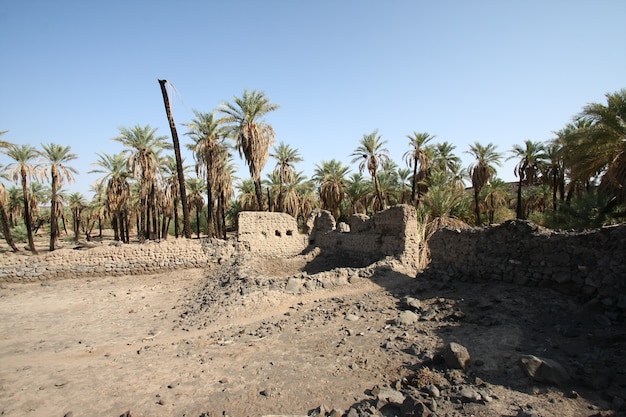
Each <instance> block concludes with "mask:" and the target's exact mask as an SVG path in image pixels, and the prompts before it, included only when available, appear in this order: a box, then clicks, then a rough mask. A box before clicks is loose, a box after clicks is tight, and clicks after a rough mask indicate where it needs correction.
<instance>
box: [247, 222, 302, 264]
mask: <svg viewBox="0 0 626 417" xmlns="http://www.w3.org/2000/svg"><path fill="white" fill-rule="evenodd" d="M237 241H238V242H239V244H240V246H241V248H242V249H246V250H249V251H250V252H251V253H253V254H257V255H263V256H269V257H271V256H277V257H281V256H291V255H297V254H299V253H300V252H302V251H303V250H304V249H305V248H306V245H307V237H306V236H305V235H303V234H301V233H299V231H298V223H297V222H296V219H294V218H293V217H291V216H290V215H289V214H286V213H271V212H261V211H242V212H241V213H239V218H238V231H237Z"/></svg>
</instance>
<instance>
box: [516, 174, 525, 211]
mask: <svg viewBox="0 0 626 417" xmlns="http://www.w3.org/2000/svg"><path fill="white" fill-rule="evenodd" d="M516 215H517V218H518V219H523V218H524V212H523V211H522V176H521V175H520V178H519V182H518V183H517V209H516Z"/></svg>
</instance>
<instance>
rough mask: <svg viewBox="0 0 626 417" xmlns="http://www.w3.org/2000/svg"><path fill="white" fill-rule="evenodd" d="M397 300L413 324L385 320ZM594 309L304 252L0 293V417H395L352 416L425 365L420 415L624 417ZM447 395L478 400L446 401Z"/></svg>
mask: <svg viewBox="0 0 626 417" xmlns="http://www.w3.org/2000/svg"><path fill="white" fill-rule="evenodd" d="M336 267H338V268H336ZM407 295H410V296H411V297H414V298H415V299H417V300H419V303H420V307H419V310H420V312H421V314H422V319H421V320H420V321H418V322H416V323H414V324H409V325H401V324H399V323H398V321H397V319H398V315H399V313H400V312H401V311H402V310H407V309H408V307H407V306H406V304H405V303H406V299H405V297H406V296H407ZM598 314H599V312H598V311H597V310H594V309H593V306H589V305H584V306H583V305H581V304H580V303H578V302H577V301H576V300H574V299H569V298H567V297H564V296H562V295H557V294H554V293H552V292H551V291H549V290H546V289H539V288H534V289H533V288H520V287H516V286H512V285H506V284H497V285H496V284H493V283H490V284H487V283H485V284H470V283H452V282H445V280H440V279H438V278H437V277H436V276H433V275H432V274H430V275H429V276H424V277H420V276H418V277H417V278H415V276H414V274H411V273H407V272H406V271H403V270H402V268H401V267H398V265H395V264H393V263H392V262H379V263H378V264H374V265H370V266H364V265H358V262H357V264H354V263H353V264H350V262H348V260H346V259H326V260H323V259H321V258H314V257H312V256H309V257H298V258H294V259H291V260H276V259H273V260H267V259H243V258H242V259H237V260H235V261H234V263H233V264H229V265H215V266H214V267H212V268H211V269H207V270H200V269H195V270H185V271H178V272H172V273H167V274H159V275H149V276H125V277H115V278H112V277H106V278H93V279H81V280H71V279H70V280H63V281H51V282H44V283H38V284H4V285H2V286H1V287H0V317H2V320H0V415H6V416H33V417H35V416H41V417H44V416H45V417H50V416H59V417H63V416H66V417H70V416H73V417H79V416H90V417H98V416H103V417H104V416H107V417H116V416H120V415H122V414H124V413H125V412H127V411H130V413H128V414H127V415H132V416H133V417H147V416H193V417H200V416H203V417H206V416H221V415H229V416H233V417H239V416H268V415H307V414H308V413H312V412H313V413H314V412H315V410H318V409H319V407H320V406H321V407H322V411H324V410H326V411H327V412H330V410H332V409H336V410H341V411H342V412H344V413H347V412H348V410H350V409H351V408H352V409H353V414H352V416H358V415H399V414H398V413H397V409H394V408H386V409H385V408H384V407H383V409H382V411H381V410H380V407H378V409H374V408H376V407H374V408H372V407H370V409H371V413H370V414H366V413H365V411H363V410H364V409H365V408H366V406H368V405H371V404H373V403H374V402H375V399H376V393H377V392H378V391H379V390H380V388H381V387H383V388H384V387H387V386H390V387H396V388H398V389H400V388H403V389H405V391H406V389H408V388H410V387H408V385H410V381H412V380H414V378H415V375H416V372H419V370H420V369H423V368H424V366H428V367H429V369H431V370H432V371H433V372H435V373H437V374H440V375H441V376H442V377H443V378H442V381H443V382H442V383H441V387H440V388H441V391H442V392H445V394H443V395H442V396H441V397H440V398H437V408H436V410H435V412H433V414H432V415H434V416H442V417H443V416H486V417H495V416H498V417H500V416H544V417H547V416H571V417H578V416H592V415H593V416H596V415H597V416H609V415H611V416H613V415H615V416H617V415H623V414H620V413H619V412H612V411H609V410H610V409H611V408H615V406H616V404H617V406H618V407H619V406H620V404H619V399H620V398H624V397H626V396H625V395H624V392H623V391H622V390H623V389H624V385H626V384H625V382H626V369H625V368H626V353H625V351H626V349H625V348H626V338H625V337H624V334H625V333H626V332H625V331H624V326H623V323H621V324H616V323H608V324H607V323H604V324H602V325H600V324H599V322H598V320H597V315H598ZM451 341H455V342H458V343H460V344H462V345H463V346H465V347H467V349H468V351H469V353H470V355H471V361H470V364H469V366H468V368H467V369H466V370H465V371H460V370H449V369H445V367H444V366H442V365H441V364H440V363H438V362H437V359H436V358H437V352H439V351H441V349H442V348H443V347H444V346H445V345H446V344H447V343H449V342H451ZM523 354H533V355H538V356H543V357H548V358H552V359H554V360H557V361H559V363H561V364H562V365H564V366H565V367H566V368H567V369H568V371H569V372H570V375H572V380H571V382H570V383H568V384H567V385H566V386H562V387H554V386H551V385H547V384H542V383H537V382H533V381H531V380H530V379H529V378H528V377H527V376H525V375H524V374H523V373H522V371H521V370H520V368H519V366H518V365H517V363H516V361H517V359H518V358H519V357H520V356H521V355H523ZM428 358H430V359H432V362H429V360H428ZM403 378H404V379H403ZM623 384H624V385H623ZM450 385H454V386H450ZM463 386H469V387H474V388H476V389H477V390H478V389H480V390H482V392H483V393H484V392H485V391H486V392H488V393H489V395H488V396H487V395H484V394H483V399H482V400H480V401H461V400H460V399H459V398H460V397H459V396H458V395H456V394H455V393H456V392H457V391H459V389H460V387H463ZM379 405H380V403H379ZM357 410H358V411H359V412H360V414H359V412H357ZM376 413H378V414H376ZM335 415H341V414H340V412H339V411H337V413H336V414H335ZM415 415H417V414H415Z"/></svg>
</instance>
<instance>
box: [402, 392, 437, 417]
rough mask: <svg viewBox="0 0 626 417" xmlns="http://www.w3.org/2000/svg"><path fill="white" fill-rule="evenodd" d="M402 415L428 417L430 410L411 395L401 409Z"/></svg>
mask: <svg viewBox="0 0 626 417" xmlns="http://www.w3.org/2000/svg"><path fill="white" fill-rule="evenodd" d="M401 411H402V415H403V416H407V417H427V416H429V415H430V409H429V408H428V407H427V406H426V405H425V404H424V403H423V402H422V401H420V399H419V398H416V397H414V396H413V395H409V396H408V397H406V399H405V400H404V402H403V403H402V407H401Z"/></svg>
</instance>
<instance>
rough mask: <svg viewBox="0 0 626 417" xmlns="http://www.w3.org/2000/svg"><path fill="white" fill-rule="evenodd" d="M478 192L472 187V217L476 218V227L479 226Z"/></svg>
mask: <svg viewBox="0 0 626 417" xmlns="http://www.w3.org/2000/svg"><path fill="white" fill-rule="evenodd" d="M479 193H480V190H479V189H478V187H474V215H475V216H476V226H480V205H479V204H478V194H479Z"/></svg>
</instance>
